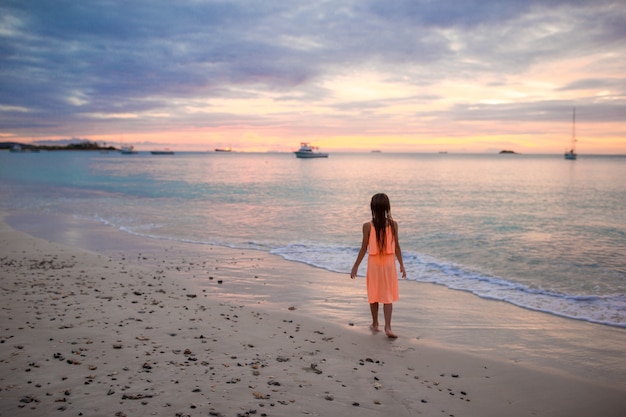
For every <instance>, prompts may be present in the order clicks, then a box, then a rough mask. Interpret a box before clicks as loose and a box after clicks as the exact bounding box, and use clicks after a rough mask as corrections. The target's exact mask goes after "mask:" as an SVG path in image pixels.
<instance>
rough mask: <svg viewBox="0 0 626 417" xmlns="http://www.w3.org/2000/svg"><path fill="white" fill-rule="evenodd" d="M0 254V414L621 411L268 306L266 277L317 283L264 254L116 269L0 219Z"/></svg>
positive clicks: (562, 382)
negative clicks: (231, 265)
mask: <svg viewBox="0 0 626 417" xmlns="http://www.w3.org/2000/svg"><path fill="white" fill-rule="evenodd" d="M0 248H1V249H0V265H1V268H2V272H1V275H0V297H1V299H0V305H1V310H0V311H1V313H0V328H1V333H0V334H1V336H0V416H7V417H8V416H11V417H14V416H172V417H179V416H233V417H235V416H299V415H318V416H344V415H345V416H353V415H359V416H363V417H364V416H379V415H388V416H418V415H424V416H458V417H462V416H469V417H472V416H476V417H478V416H481V417H485V416H569V417H571V416H606V417H610V416H615V417H618V416H620V417H621V416H623V415H626V414H625V412H626V387H625V386H623V385H622V386H620V385H619V384H614V385H615V386H612V387H611V386H607V384H599V383H596V382H595V381H585V380H583V379H581V378H576V377H573V376H568V375H567V374H565V373H559V372H553V371H545V370H538V369H534V368H533V367H532V366H527V365H526V364H523V363H521V364H520V363H515V362H514V361H499V360H495V359H491V358H487V357H484V356H481V355H476V354H471V353H468V352H467V351H463V350H461V349H447V348H444V347H442V346H438V345H436V344H433V343H429V341H428V340H427V339H428V338H427V337H422V338H415V337H403V334H402V332H401V330H402V329H398V328H396V329H395V330H396V332H397V333H399V334H400V336H401V337H400V338H399V339H397V340H393V341H392V340H389V339H387V338H386V337H385V336H384V334H383V333H382V332H381V333H380V334H376V335H373V334H371V333H370V332H369V331H367V320H368V318H367V317H366V316H364V317H363V318H362V320H359V321H355V322H347V323H345V325H341V324H338V323H336V322H334V321H332V320H326V319H324V318H323V316H317V315H316V314H315V308H314V306H311V305H303V306H301V305H299V304H298V303H297V302H294V300H297V296H298V294H297V293H296V294H288V295H286V296H285V297H284V298H282V299H284V300H285V301H283V302H282V303H281V302H276V301H273V302H269V301H267V300H266V299H265V297H264V296H263V295H259V294H261V293H262V291H260V289H261V288H263V289H267V287H268V286H271V285H272V284H271V280H266V279H261V277H264V276H265V275H266V274H267V273H268V272H267V271H274V272H275V274H276V275H280V274H283V275H284V274H287V273H288V274H300V275H302V276H312V275H315V274H317V273H318V272H317V271H316V270H315V269H312V268H310V267H307V266H305V265H299V264H294V263H289V262H285V261H282V260H280V259H277V258H276V259H275V258H274V257H272V256H270V255H263V256H262V257H259V256H258V254H257V255H254V254H250V253H245V252H242V251H234V250H229V249H225V248H214V250H212V251H210V253H211V255H210V256H207V257H205V258H204V259H203V260H202V261H201V262H199V261H197V260H193V261H190V260H183V259H181V258H180V257H179V256H177V255H175V254H174V252H172V251H165V250H164V251H161V252H152V253H149V254H146V255H144V256H137V257H134V258H132V259H121V257H114V256H111V255H103V254H99V253H94V252H88V251H84V250H81V249H77V248H73V247H69V246H64V245H61V244H58V243H52V242H48V241H45V240H42V239H36V238H34V237H31V236H29V235H27V234H24V233H22V232H18V231H15V230H13V229H11V228H10V227H8V226H7V225H6V224H5V223H0ZM255 256H256V257H255ZM235 259H238V260H237V261H234V260H235ZM229 263H237V268H236V269H230V270H229V268H228V267H227V264H229ZM229 271H230V272H229ZM232 271H235V272H232ZM286 271H287V272H286ZM242 274H246V275H248V276H249V277H251V280H252V281H254V278H255V277H256V278H259V280H262V281H263V282H262V283H259V284H258V286H257V287H255V286H254V285H253V284H250V280H248V281H245V283H242V284H239V285H230V284H231V283H232V282H234V281H236V278H237V276H241V275H242ZM325 274H327V275H333V274H331V273H328V272H325ZM334 275H335V277H334V278H336V279H346V277H343V276H341V277H340V275H339V274H334ZM198 277H202V285H197V281H199V280H198ZM194 278H195V279H196V283H195V284H194ZM348 281H349V280H348ZM272 291H273V292H274V293H275V292H276V291H281V289H280V288H273V289H272ZM285 291H286V292H287V291H288V289H285ZM348 302H350V301H348ZM333 303H334V302H333ZM367 311H368V309H367V305H366V304H365V305H363V312H364V314H365V315H366V314H367ZM326 314H332V308H328V309H326ZM609 382H610V381H609ZM614 382H615V381H614Z"/></svg>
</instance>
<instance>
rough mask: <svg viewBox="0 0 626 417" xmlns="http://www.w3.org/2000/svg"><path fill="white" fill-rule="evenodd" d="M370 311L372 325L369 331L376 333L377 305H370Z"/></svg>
mask: <svg viewBox="0 0 626 417" xmlns="http://www.w3.org/2000/svg"><path fill="white" fill-rule="evenodd" d="M370 311H371V312H372V325H371V326H370V329H372V331H373V332H377V331H378V303H370Z"/></svg>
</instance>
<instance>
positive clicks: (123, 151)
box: [120, 145, 137, 155]
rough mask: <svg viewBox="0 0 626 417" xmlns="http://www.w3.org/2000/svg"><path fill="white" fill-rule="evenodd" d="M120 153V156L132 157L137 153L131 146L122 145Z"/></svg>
mask: <svg viewBox="0 0 626 417" xmlns="http://www.w3.org/2000/svg"><path fill="white" fill-rule="evenodd" d="M120 153H121V154H122V155H134V154H136V153H137V151H136V150H135V147H134V146H133V145H124V146H122V147H121V148H120Z"/></svg>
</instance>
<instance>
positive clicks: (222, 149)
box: [215, 146, 233, 152]
mask: <svg viewBox="0 0 626 417" xmlns="http://www.w3.org/2000/svg"><path fill="white" fill-rule="evenodd" d="M232 151H233V150H232V149H231V148H230V146H229V147H228V148H215V152H232Z"/></svg>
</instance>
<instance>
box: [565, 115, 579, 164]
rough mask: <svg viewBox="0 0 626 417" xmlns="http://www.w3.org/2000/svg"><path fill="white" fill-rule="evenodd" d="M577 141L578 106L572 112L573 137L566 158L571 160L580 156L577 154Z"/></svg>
mask: <svg viewBox="0 0 626 417" xmlns="http://www.w3.org/2000/svg"><path fill="white" fill-rule="evenodd" d="M576 142H577V140H576V107H574V109H573V113H572V139H571V144H570V148H569V151H565V159H568V160H570V161H574V160H576V157H577V156H578V155H576Z"/></svg>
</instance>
